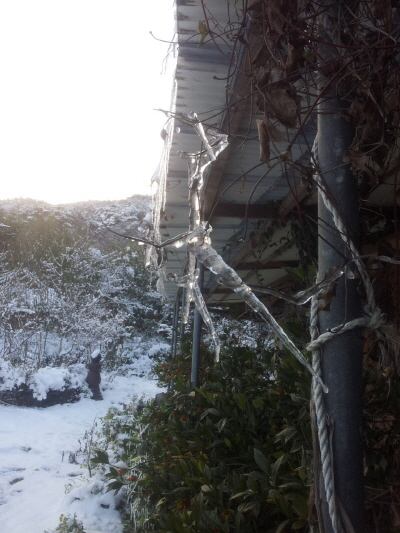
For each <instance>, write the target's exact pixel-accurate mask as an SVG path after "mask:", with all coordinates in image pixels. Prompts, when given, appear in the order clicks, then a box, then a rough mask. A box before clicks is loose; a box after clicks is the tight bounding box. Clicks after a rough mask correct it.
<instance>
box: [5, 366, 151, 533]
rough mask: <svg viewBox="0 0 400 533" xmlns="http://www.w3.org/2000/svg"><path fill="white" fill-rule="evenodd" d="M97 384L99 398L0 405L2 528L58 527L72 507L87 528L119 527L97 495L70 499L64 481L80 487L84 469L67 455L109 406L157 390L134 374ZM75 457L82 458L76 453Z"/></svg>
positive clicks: (38, 530) (33, 532)
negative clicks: (32, 405)
mask: <svg viewBox="0 0 400 533" xmlns="http://www.w3.org/2000/svg"><path fill="white" fill-rule="evenodd" d="M102 385H103V387H102V388H103V397H104V400H103V401H98V402H96V401H93V400H90V399H88V398H83V399H81V400H80V401H79V402H77V403H74V404H65V405H56V406H53V407H48V408H24V407H14V406H7V405H3V404H0V420H1V424H0V532H1V533H44V531H45V530H46V529H47V530H54V529H55V528H56V527H57V525H58V520H59V516H60V514H61V513H64V514H71V515H72V516H73V514H74V512H76V513H77V518H79V519H80V520H82V521H83V524H84V526H85V529H86V528H87V530H88V531H89V530H90V529H92V530H97V531H104V532H109V533H111V532H112V533H119V532H120V531H121V528H120V524H119V515H118V512H117V511H115V510H113V509H112V507H110V508H108V509H106V508H103V507H101V505H100V503H101V502H100V501H99V498H95V497H92V498H91V497H89V498H86V501H82V500H83V499H84V498H82V499H81V500H78V501H77V503H78V506H76V505H75V506H74V505H73V504H71V497H70V495H68V494H67V495H66V494H65V485H66V484H68V483H69V482H71V481H73V482H74V483H76V485H77V486H79V482H80V481H79V476H81V475H82V474H86V472H83V470H82V469H81V467H80V466H79V464H74V463H73V462H70V460H72V459H73V455H70V454H76V453H77V452H78V451H79V449H80V443H79V439H81V441H82V437H83V436H84V434H85V431H86V430H90V428H91V427H92V426H93V422H94V420H95V419H96V418H99V417H102V416H104V415H105V414H106V412H107V409H108V408H109V407H111V406H112V405H114V406H118V405H120V404H122V403H123V402H128V401H129V399H130V398H131V397H132V396H133V395H136V396H137V397H141V396H142V395H145V396H146V397H151V396H154V395H155V394H157V392H160V389H159V388H157V386H156V382H154V381H149V380H148V379H145V378H139V377H135V376H133V377H129V378H127V377H119V376H118V377H116V378H115V379H113V381H111V382H108V383H107V381H105V380H103V383H102ZM104 388H105V390H104ZM77 458H78V460H80V461H81V460H82V457H79V454H78V456H77ZM109 494H110V493H108V495H109ZM74 499H75V498H72V500H74ZM78 511H79V512H78Z"/></svg>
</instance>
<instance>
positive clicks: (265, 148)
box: [256, 118, 270, 163]
mask: <svg viewBox="0 0 400 533" xmlns="http://www.w3.org/2000/svg"><path fill="white" fill-rule="evenodd" d="M256 122H257V129H258V139H259V141H260V161H263V162H264V163H268V161H269V156H270V149H269V133H268V127H267V124H266V123H265V121H264V120H262V119H259V118H257V119H256Z"/></svg>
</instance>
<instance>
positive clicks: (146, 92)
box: [0, 0, 174, 204]
mask: <svg viewBox="0 0 400 533" xmlns="http://www.w3.org/2000/svg"><path fill="white" fill-rule="evenodd" d="M145 4H146V3H145V2H132V1H131V0H130V1H128V0H119V1H118V2H109V1H105V0H97V1H93V0H69V1H68V2H64V1H61V0H57V1H55V0H37V1H35V2H32V1H31V0H20V1H16V2H2V3H1V6H0V68H1V72H2V84H1V87H0V95H1V97H0V142H1V145H2V149H1V152H2V156H1V158H0V175H1V182H2V186H1V188H0V198H3V199H4V198H14V197H30V198H35V199H38V200H44V201H46V202H49V203H55V204H57V203H68V202H75V201H84V200H107V199H110V200H115V199H120V198H126V197H128V196H131V195H133V194H149V192H150V177H151V175H152V174H153V171H154V169H155V167H156V166H157V163H158V159H159V157H160V153H161V148H162V141H161V138H160V131H161V129H162V127H163V124H164V122H165V117H164V115H163V114H162V113H160V112H156V111H154V108H160V107H161V108H168V107H169V102H170V91H171V89H170V87H171V83H172V82H171V79H172V78H171V74H170V73H169V75H168V74H162V70H163V60H164V58H165V57H166V55H167V52H168V44H165V43H161V42H159V41H156V40H155V39H154V38H153V37H152V36H151V35H150V33H149V32H150V31H152V32H153V33H154V34H155V35H157V36H159V37H160V38H161V39H165V40H169V39H172V37H173V19H174V16H173V3H172V0H171V1H166V0H153V2H152V3H151V13H149V8H148V4H147V7H146V6H145ZM171 61H173V60H172V59H171ZM171 61H170V62H169V63H170V65H171Z"/></svg>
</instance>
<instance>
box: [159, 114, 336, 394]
mask: <svg viewBox="0 0 400 533" xmlns="http://www.w3.org/2000/svg"><path fill="white" fill-rule="evenodd" d="M185 120H187V121H188V122H189V123H191V125H192V126H193V127H194V129H195V131H196V132H197V133H198V135H199V136H200V138H201V140H202V142H203V144H204V147H205V150H204V151H201V152H198V153H195V154H188V153H184V152H181V153H180V155H181V156H182V157H183V158H185V159H186V160H187V161H188V186H189V234H187V235H186V236H182V237H181V236H179V237H180V239H179V241H180V240H185V241H186V246H187V262H186V266H185V269H184V275H183V276H182V277H180V278H179V277H178V276H176V275H173V276H172V278H173V279H174V281H175V283H176V284H177V285H178V286H180V287H185V288H186V299H185V304H184V308H183V313H182V314H183V316H182V321H183V323H187V319H188V315H189V310H190V303H191V301H192V300H193V301H194V303H195V305H196V308H197V310H198V311H199V313H200V315H201V316H202V318H203V321H204V323H205V324H206V326H207V328H208V331H209V333H210V335H211V337H212V339H213V341H214V345H215V353H216V356H215V358H216V360H218V359H219V349H220V343H219V340H218V338H217V335H216V333H215V329H214V326H213V323H212V320H211V317H210V314H209V312H208V310H207V306H206V304H205V301H204V298H203V296H202V294H201V291H200V288H199V286H198V284H197V281H196V275H195V268H196V261H200V262H201V263H203V265H204V266H205V267H206V268H208V269H209V270H210V271H211V272H213V273H214V274H215V275H216V276H217V280H218V282H219V283H222V284H223V285H226V286H227V287H229V288H230V289H232V290H233V291H234V292H236V293H237V294H239V295H240V296H241V298H242V299H243V301H245V302H246V303H247V304H248V305H249V307H250V308H251V309H252V310H253V311H255V312H256V313H258V314H259V315H260V316H261V317H262V319H263V320H264V321H265V322H266V323H267V324H268V325H269V326H270V328H271V329H272V331H273V332H274V333H275V335H276V336H277V337H278V338H279V339H280V341H281V342H282V344H283V345H284V346H285V347H286V348H287V349H288V350H289V351H290V352H291V353H293V355H294V356H295V357H296V358H297V359H298V360H299V361H300V363H301V364H302V365H304V366H305V367H306V368H307V370H308V371H309V372H310V373H311V374H312V375H313V377H314V378H315V379H316V380H317V382H318V383H320V385H321V387H322V388H323V390H324V391H325V392H327V391H328V389H327V387H326V386H325V385H324V384H323V383H322V381H321V378H320V377H319V376H318V374H316V372H315V371H314V369H313V368H312V366H311V365H310V363H309V362H308V361H307V359H306V358H305V357H304V355H303V354H302V353H301V352H300V350H299V349H298V348H297V347H296V346H295V345H294V343H293V342H292V341H291V340H290V339H289V337H288V336H287V335H286V333H285V332H284V331H283V329H282V328H281V327H280V325H279V324H278V323H277V322H276V320H275V319H274V318H273V316H272V315H271V313H270V312H269V311H268V309H267V308H266V307H265V305H264V304H263V303H262V302H261V301H260V300H259V299H258V298H257V297H256V295H255V294H254V293H253V292H252V290H251V289H250V287H249V286H248V285H246V284H245V283H244V282H243V281H242V279H241V278H240V277H239V276H238V275H237V274H236V272H235V271H234V270H233V269H232V268H231V267H230V266H229V265H227V264H226V263H225V261H224V260H223V258H222V257H221V256H220V255H219V254H218V253H217V252H216V251H215V250H214V248H213V247H212V246H211V239H210V237H209V234H210V232H211V227H210V226H208V229H206V228H205V227H204V226H203V225H202V224H201V219H200V203H199V198H200V191H201V188H202V185H203V173H204V170H205V169H206V168H207V166H208V165H209V164H210V163H211V162H213V161H215V160H216V158H217V156H218V154H219V153H220V152H221V151H222V150H223V149H224V148H225V147H226V146H227V145H228V139H227V135H224V134H220V133H218V132H217V131H216V130H213V129H212V128H208V129H207V131H205V129H204V127H203V125H202V124H201V123H200V122H199V121H198V119H197V115H196V114H195V113H191V114H189V115H187V116H186V117H185ZM156 242H157V240H156ZM158 242H160V241H158ZM177 242H178V241H177ZM171 244H173V243H171ZM180 244H181V243H180V242H179V245H180ZM343 272H344V271H343V269H342V270H340V271H339V269H338V270H337V271H335V272H334V273H333V274H332V275H331V276H330V277H329V279H325V280H323V281H322V282H320V283H319V284H316V285H315V286H314V287H312V288H310V289H308V290H306V291H302V292H301V293H299V294H297V295H296V297H295V299H296V301H301V302H303V303H305V302H306V301H308V300H309V299H310V298H311V296H313V295H314V294H315V293H319V292H321V291H322V290H323V289H324V288H325V287H326V286H327V285H328V284H330V283H332V282H333V281H335V279H337V278H338V277H339V276H340V275H342V274H343ZM331 278H332V279H331Z"/></svg>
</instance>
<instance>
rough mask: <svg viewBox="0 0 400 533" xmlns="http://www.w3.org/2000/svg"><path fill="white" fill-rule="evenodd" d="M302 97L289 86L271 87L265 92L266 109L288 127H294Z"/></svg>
mask: <svg viewBox="0 0 400 533" xmlns="http://www.w3.org/2000/svg"><path fill="white" fill-rule="evenodd" d="M299 103H300V97H298V96H297V94H296V90H295V89H294V88H293V87H292V86H289V84H288V85H287V86H285V87H278V88H275V89H270V90H268V91H266V92H265V93H264V111H265V114H266V115H268V116H269V117H273V118H276V119H278V120H279V122H280V123H281V124H283V125H284V126H286V127H288V128H294V127H295V126H296V124H297V117H298V115H299V112H300V105H299Z"/></svg>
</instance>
